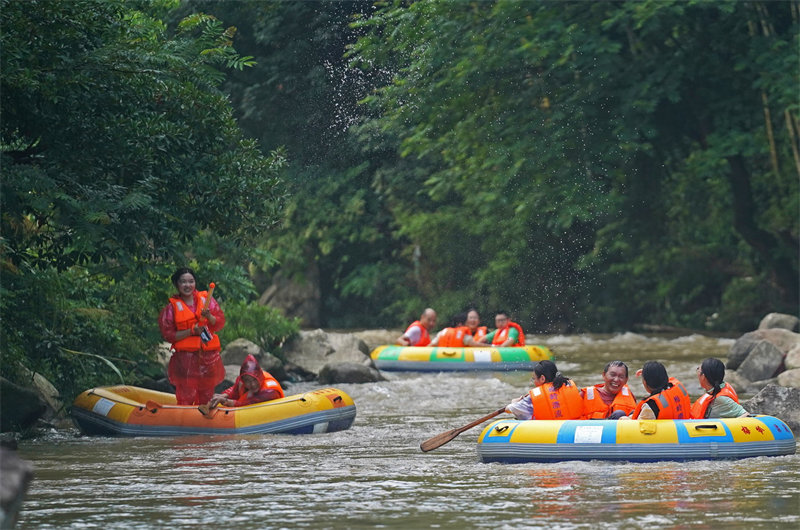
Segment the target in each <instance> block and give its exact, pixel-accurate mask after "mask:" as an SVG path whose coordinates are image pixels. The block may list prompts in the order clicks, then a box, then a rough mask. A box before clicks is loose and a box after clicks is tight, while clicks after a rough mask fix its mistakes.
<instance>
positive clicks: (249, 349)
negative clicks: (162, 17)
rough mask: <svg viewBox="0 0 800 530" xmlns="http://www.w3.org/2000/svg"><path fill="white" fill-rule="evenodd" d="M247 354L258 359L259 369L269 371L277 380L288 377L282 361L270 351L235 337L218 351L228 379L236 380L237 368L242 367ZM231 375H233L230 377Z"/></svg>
mask: <svg viewBox="0 0 800 530" xmlns="http://www.w3.org/2000/svg"><path fill="white" fill-rule="evenodd" d="M248 355H252V356H253V357H255V358H256V360H258V364H260V365H261V369H262V370H266V371H267V372H269V373H270V375H272V377H274V378H275V379H277V380H278V381H286V380H288V379H289V376H288V374H287V373H286V370H285V369H284V366H283V361H281V360H280V359H278V358H277V357H275V356H274V355H272V354H271V353H269V352H266V351H264V349H263V348H261V346H259V345H258V344H256V343H254V342H252V341H249V340H247V339H236V340H235V341H233V342H231V343H230V344H228V345H227V346H225V349H224V350H222V352H221V353H220V357H222V363H223V364H224V365H225V374H226V377H227V378H228V379H231V380H232V381H236V378H237V377H239V370H240V369H241V367H242V362H244V360H245V358H246V357H247V356H248ZM229 366H235V368H236V370H235V371H233V370H232V369H231V370H229V368H228V367H229ZM231 376H233V377H232V378H231ZM231 384H233V383H231ZM228 386H230V385H228ZM226 388H227V387H226Z"/></svg>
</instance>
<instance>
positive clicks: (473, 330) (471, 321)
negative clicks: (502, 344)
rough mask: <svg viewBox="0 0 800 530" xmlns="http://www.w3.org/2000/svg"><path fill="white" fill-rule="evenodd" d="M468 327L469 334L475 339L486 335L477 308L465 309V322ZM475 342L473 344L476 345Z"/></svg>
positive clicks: (477, 339)
mask: <svg viewBox="0 0 800 530" xmlns="http://www.w3.org/2000/svg"><path fill="white" fill-rule="evenodd" d="M465 324H466V326H467V327H468V328H469V334H470V335H471V336H472V338H473V339H474V340H475V341H480V340H481V339H483V337H485V336H486V326H481V316H480V315H479V314H478V310H477V309H470V310H469V311H467V320H466V322H465ZM477 345H478V344H477V342H476V343H475V344H474V345H473V346H477Z"/></svg>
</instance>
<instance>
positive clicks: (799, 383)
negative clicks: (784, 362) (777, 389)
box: [778, 368, 800, 388]
mask: <svg viewBox="0 0 800 530" xmlns="http://www.w3.org/2000/svg"><path fill="white" fill-rule="evenodd" d="M778 384H779V385H781V386H788V387H791V388H800V368H794V369H792V370H786V371H785V372H782V373H781V374H780V375H778Z"/></svg>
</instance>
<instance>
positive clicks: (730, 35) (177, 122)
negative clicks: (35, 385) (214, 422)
mask: <svg viewBox="0 0 800 530" xmlns="http://www.w3.org/2000/svg"><path fill="white" fill-rule="evenodd" d="M0 8H2V9H1V11H0V20H2V35H0V46H1V47H2V72H0V81H1V82H2V85H1V86H0V101H1V102H2V116H3V119H2V123H1V124H0V129H1V131H2V155H1V156H2V169H1V170H2V200H3V211H2V240H1V241H0V243H1V244H2V247H1V249H2V267H3V270H2V272H3V277H2V295H3V296H2V299H1V301H0V309H2V311H3V314H2V317H3V321H4V326H3V330H2V333H3V336H2V342H3V348H4V352H3V353H4V361H5V358H6V357H7V356H8V355H9V353H11V356H10V358H11V359H12V360H15V361H16V360H21V361H24V362H26V363H27V364H28V365H29V366H30V367H31V368H34V369H40V370H45V371H48V373H50V374H52V373H59V372H60V373H62V374H63V378H64V380H63V384H67V381H76V380H77V381H80V382H84V381H88V380H90V379H91V378H92V377H93V374H94V372H97V373H101V374H103V377H106V378H107V379H108V380H115V379H118V375H117V374H116V373H114V370H111V369H110V368H109V367H108V365H107V364H106V363H103V362H100V361H99V360H98V359H97V358H94V357H92V356H91V355H77V354H70V353H67V350H69V351H73V352H83V353H86V354H94V355H106V356H109V358H110V357H111V356H114V357H117V358H121V359H126V360H128V361H130V367H129V369H130V370H131V372H135V371H141V370H144V368H141V367H140V361H143V359H144V357H143V356H142V354H141V352H142V351H144V350H145V349H146V348H147V347H148V346H150V345H151V344H153V343H154V342H156V341H157V340H158V337H157V330H156V329H155V325H154V322H155V317H156V314H157V313H156V312H157V310H158V309H159V308H160V307H161V305H163V303H164V298H165V296H166V294H167V292H168V290H169V288H170V287H169V285H167V281H166V278H167V277H168V275H169V273H170V272H171V269H172V268H174V266H175V263H176V262H179V263H183V262H188V263H190V264H193V265H195V266H197V267H198V269H199V271H200V273H201V276H202V278H201V284H206V283H207V282H209V281H212V280H213V281H216V282H217V283H218V285H220V289H219V291H218V292H219V294H220V297H221V299H223V301H224V300H230V301H231V307H232V308H234V307H235V309H234V313H236V314H238V315H240V318H241V320H242V325H243V326H244V328H247V329H242V330H241V331H240V332H241V333H246V334H250V335H251V336H253V337H254V338H256V339H257V340H259V341H260V342H262V343H263V344H265V345H267V344H269V345H270V347H273V346H274V345H275V344H277V343H279V342H280V340H281V337H285V336H286V334H287V333H291V331H292V329H294V328H293V327H292V326H296V323H293V322H291V321H283V320H275V326H274V328H275V334H274V335H269V336H263V335H260V334H259V332H258V330H253V329H251V328H252V326H251V325H250V324H248V323H247V322H249V320H248V318H249V316H251V315H250V313H249V312H248V308H247V303H248V302H250V301H252V299H253V298H254V296H255V294H256V292H257V291H258V290H263V289H264V288H265V287H266V286H267V284H268V283H269V282H270V281H271V279H272V277H273V276H274V275H275V274H276V273H278V272H280V273H281V274H282V275H283V276H284V277H285V276H290V277H294V278H297V279H301V280H302V279H306V280H308V281H311V282H315V283H318V287H319V291H320V293H321V298H322V302H321V314H320V322H319V324H320V325H323V326H327V327H366V326H392V327H400V326H401V325H403V324H404V323H405V322H406V321H407V320H408V319H410V318H414V317H415V316H416V315H418V314H419V311H420V310H421V309H422V308H423V307H425V306H433V307H435V308H437V309H438V310H439V311H440V313H441V314H442V316H443V319H442V320H445V319H446V318H447V317H449V315H450V314H452V313H455V312H457V311H459V310H462V309H464V307H465V306H467V305H475V306H477V307H478V308H479V309H481V310H482V311H483V313H484V316H485V317H487V316H489V315H488V314H489V313H490V312H491V311H493V310H495V309H498V308H504V309H507V310H510V311H511V312H512V313H513V316H514V318H515V319H517V320H518V321H520V322H521V323H522V324H523V326H525V327H526V329H528V330H530V331H534V332H535V331H547V332H564V331H613V330H625V329H631V328H632V327H635V326H636V325H639V324H646V323H656V324H665V325H673V326H685V327H692V328H697V329H702V328H708V329H718V330H746V329H752V327H754V326H755V324H756V323H757V321H758V319H759V318H760V317H761V316H763V314H764V313H766V312H769V311H784V312H789V313H795V314H797V313H798V291H799V290H800V288H799V287H798V276H799V274H798V255H799V254H800V251H799V250H798V249H799V247H800V246H799V245H798V235H800V226H798V225H799V224H800V212H799V211H798V207H799V206H800V192H799V191H798V183H799V182H800V143H799V142H798V138H800V136H799V134H800V128H798V120H799V118H800V105H798V101H797V86H798V85H800V58H798V54H797V49H798V47H799V46H800V40H799V37H798V35H800V31H798V29H800V28H799V27H798V26H799V25H800V10H798V4H797V3H796V2H770V3H766V2H735V1H719V2H704V1H659V2H654V1H636V2H634V1H630V2H555V1H552V2H551V1H538V2H520V1H510V0H497V1H481V2H462V1H444V0H430V1H424V2H422V1H421V2H414V1H408V0H393V1H384V2H377V3H373V2H371V1H361V0H353V1H341V2H304V1H281V2H279V1H261V0H258V1H256V0H252V1H250V0H243V1H238V2H223V1H187V2H178V1H177V0H158V1H155V0H154V1H146V0H140V1H136V2H123V1H121V0H111V1H99V0H75V1H71V2H58V1H55V0H35V1H31V2H15V1H9V0H2V3H0ZM234 42H235V43H236V48H234V47H233V43H234ZM237 50H238V51H237ZM240 127H241V128H242V130H244V134H242V133H241V132H240ZM248 138H252V140H250V139H248ZM262 153H270V154H269V155H268V156H264V155H263V154H262ZM284 206H285V207H284ZM254 287H255V289H254ZM38 293H42V295H41V296H40V295H39V294H38ZM143 308H145V309H143ZM273 316H274V315H272V314H270V315H268V317H269V318H272V317H273ZM264 318H267V317H266V316H265V317H264ZM276 318H277V317H276ZM233 329H235V328H233V327H232V328H231V330H233ZM120 351H124V352H126V353H124V354H121V353H119V352H120ZM115 353H116V355H114V354H115ZM65 359H67V360H65ZM127 364H129V363H127V362H122V361H120V362H118V363H117V364H115V366H116V367H117V368H120V370H119V371H120V373H122V374H123V375H125V373H126V372H125V370H126V368H125V366H123V365H127ZM13 366H16V364H15V363H8V362H4V363H3V374H4V375H6V374H7V373H8V371H9V370H12V368H8V367H13ZM95 382H98V381H95ZM74 384H78V383H74Z"/></svg>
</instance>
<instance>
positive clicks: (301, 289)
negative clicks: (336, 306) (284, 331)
mask: <svg viewBox="0 0 800 530" xmlns="http://www.w3.org/2000/svg"><path fill="white" fill-rule="evenodd" d="M321 300H322V295H321V291H320V288H319V268H318V267H317V264H316V262H315V261H314V260H309V266H308V268H307V270H306V271H305V274H304V275H303V277H302V278H295V277H291V278H289V277H287V275H286V274H285V273H284V272H283V271H278V273H277V274H275V276H274V277H273V278H272V285H270V286H269V287H268V288H267V290H266V291H264V293H263V294H262V295H261V298H259V300H258V303H259V304H261V305H268V306H270V307H274V308H275V309H278V310H280V311H281V312H282V313H283V314H284V315H285V316H286V317H287V318H295V317H297V318H300V325H301V326H304V327H315V326H319V310H320V306H321V305H322V302H321Z"/></svg>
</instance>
